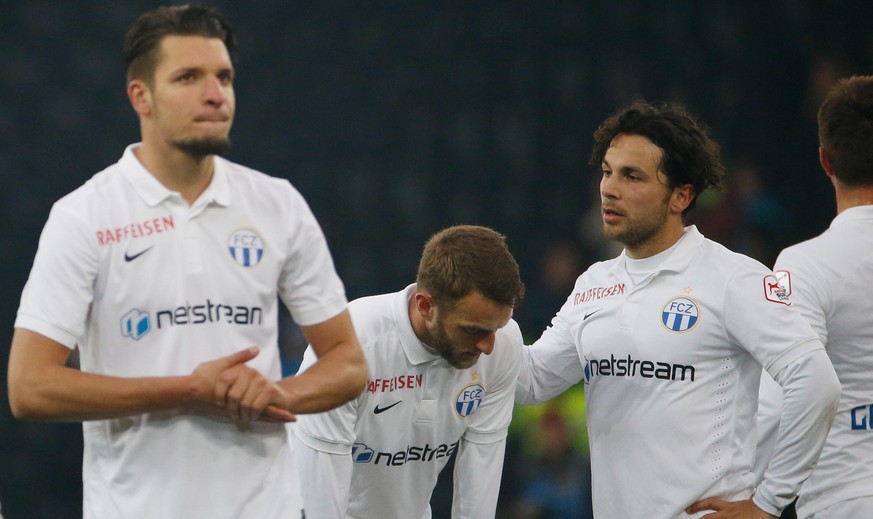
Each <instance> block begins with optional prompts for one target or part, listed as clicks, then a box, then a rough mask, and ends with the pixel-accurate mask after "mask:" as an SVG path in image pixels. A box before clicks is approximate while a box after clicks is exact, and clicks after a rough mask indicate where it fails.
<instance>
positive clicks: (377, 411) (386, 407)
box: [373, 400, 403, 414]
mask: <svg viewBox="0 0 873 519" xmlns="http://www.w3.org/2000/svg"><path fill="white" fill-rule="evenodd" d="M400 402H403V400H398V401H396V402H394V403H393V404H391V405H389V406H385V407H379V404H376V408H375V409H373V414H379V413H384V412H385V411H387V410H389V409H391V408H392V407H394V406H395V405H397V404H399V403H400Z"/></svg>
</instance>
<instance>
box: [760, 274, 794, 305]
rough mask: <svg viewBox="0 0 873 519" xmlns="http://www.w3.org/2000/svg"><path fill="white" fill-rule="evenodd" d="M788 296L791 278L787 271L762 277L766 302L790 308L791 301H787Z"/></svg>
mask: <svg viewBox="0 0 873 519" xmlns="http://www.w3.org/2000/svg"><path fill="white" fill-rule="evenodd" d="M789 294H791V276H790V275H789V274H788V271H787V270H779V271H776V272H775V273H774V274H768V275H766V276H764V297H765V298H767V301H772V302H774V303H779V304H783V305H786V306H791V301H789V300H788V295H789Z"/></svg>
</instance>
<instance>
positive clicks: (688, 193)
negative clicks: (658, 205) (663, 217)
mask: <svg viewBox="0 0 873 519" xmlns="http://www.w3.org/2000/svg"><path fill="white" fill-rule="evenodd" d="M692 200H694V186H692V185H691V184H682V185H681V186H676V187H674V188H673V193H672V194H671V196H670V209H671V210H672V211H673V212H674V213H676V214H682V212H683V211H685V209H687V208H688V206H689V205H690V204H691V201H692Z"/></svg>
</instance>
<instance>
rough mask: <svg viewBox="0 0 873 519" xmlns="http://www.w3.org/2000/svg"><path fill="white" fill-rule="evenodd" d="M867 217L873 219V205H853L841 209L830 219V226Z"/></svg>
mask: <svg viewBox="0 0 873 519" xmlns="http://www.w3.org/2000/svg"><path fill="white" fill-rule="evenodd" d="M869 219H873V205H857V206H855V207H850V208H848V209H843V211H842V212H841V213H840V214H838V215H837V216H836V217H834V219H833V220H832V221H831V225H830V227H836V226H839V225H842V224H844V223H848V222H856V221H858V220H869Z"/></svg>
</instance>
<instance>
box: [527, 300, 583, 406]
mask: <svg viewBox="0 0 873 519" xmlns="http://www.w3.org/2000/svg"><path fill="white" fill-rule="evenodd" d="M573 328H574V320H573V318H572V312H571V306H570V303H569V299H568V301H567V302H565V303H564V306H563V307H562V308H561V310H559V311H558V313H557V315H555V317H554V319H552V324H551V326H549V327H548V328H546V331H545V332H543V335H542V336H541V337H540V338H539V339H538V340H537V341H536V342H535V343H534V344H533V345H531V346H528V347H525V348H523V350H522V355H521V358H520V360H521V362H520V369H519V373H518V382H517V383H516V388H515V399H516V400H517V401H518V402H519V403H521V404H541V403H543V402H545V401H547V400H550V399H552V398H554V397H556V396H558V395H559V394H561V393H563V392H564V391H566V390H567V389H569V388H570V387H571V386H573V385H574V384H576V383H578V382H579V381H580V380H582V378H583V376H584V374H585V372H584V367H583V366H582V361H581V360H580V359H579V350H578V349H577V345H576V342H575V341H574V339H573Z"/></svg>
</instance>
